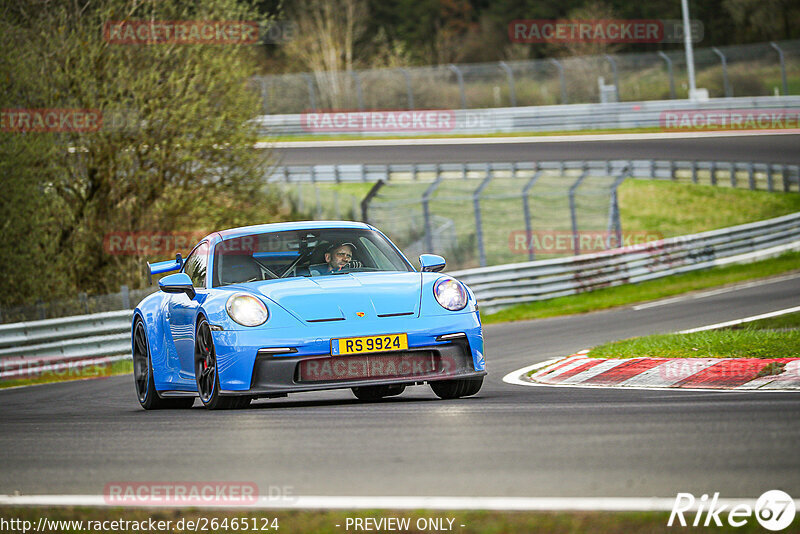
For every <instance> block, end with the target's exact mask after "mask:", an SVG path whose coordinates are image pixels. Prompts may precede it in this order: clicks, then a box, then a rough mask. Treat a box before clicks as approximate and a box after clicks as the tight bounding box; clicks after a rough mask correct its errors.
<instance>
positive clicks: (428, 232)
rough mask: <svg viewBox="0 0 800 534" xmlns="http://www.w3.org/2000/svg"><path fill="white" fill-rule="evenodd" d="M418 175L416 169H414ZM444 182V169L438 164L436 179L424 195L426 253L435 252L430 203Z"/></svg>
mask: <svg viewBox="0 0 800 534" xmlns="http://www.w3.org/2000/svg"><path fill="white" fill-rule="evenodd" d="M414 171H415V173H416V167H415V168H414ZM441 180H442V169H441V166H440V165H439V164H438V163H437V164H436V179H435V180H434V181H433V183H432V184H431V185H429V186H428V189H426V190H425V192H424V193H423V194H422V219H423V223H424V225H425V248H426V252H429V253H430V252H433V228H432V227H431V210H430V202H431V196H433V193H434V191H436V188H437V187H439V182H440V181H441Z"/></svg>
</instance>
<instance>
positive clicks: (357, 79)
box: [350, 70, 364, 111]
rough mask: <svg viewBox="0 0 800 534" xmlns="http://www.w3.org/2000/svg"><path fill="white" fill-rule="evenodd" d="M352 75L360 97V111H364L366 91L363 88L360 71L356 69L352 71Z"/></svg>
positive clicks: (357, 94) (357, 96)
mask: <svg viewBox="0 0 800 534" xmlns="http://www.w3.org/2000/svg"><path fill="white" fill-rule="evenodd" d="M350 77H351V78H353V82H355V84H356V98H358V109H359V110H360V111H364V92H363V91H362V90H361V78H360V77H359V76H358V73H357V72H356V71H354V70H351V71H350Z"/></svg>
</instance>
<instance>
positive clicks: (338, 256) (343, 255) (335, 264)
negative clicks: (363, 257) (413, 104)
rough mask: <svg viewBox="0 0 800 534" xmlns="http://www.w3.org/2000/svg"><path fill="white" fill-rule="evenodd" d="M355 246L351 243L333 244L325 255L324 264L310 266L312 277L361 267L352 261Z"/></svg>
mask: <svg viewBox="0 0 800 534" xmlns="http://www.w3.org/2000/svg"><path fill="white" fill-rule="evenodd" d="M355 252H356V246H355V245H354V244H352V243H340V244H333V245H332V246H331V247H330V248H329V249H328V251H327V252H326V253H325V263H321V264H318V265H311V266H310V267H309V270H310V271H311V275H312V276H319V275H322V274H333V273H338V272H342V270H343V269H345V270H346V269H355V268H358V267H361V262H360V261H358V260H354V259H353V256H354V255H355Z"/></svg>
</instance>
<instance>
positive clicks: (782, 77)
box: [769, 41, 789, 96]
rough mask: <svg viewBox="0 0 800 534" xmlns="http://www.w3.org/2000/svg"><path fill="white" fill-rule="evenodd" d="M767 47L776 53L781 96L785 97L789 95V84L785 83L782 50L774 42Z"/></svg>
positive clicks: (784, 65) (784, 64)
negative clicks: (779, 73)
mask: <svg viewBox="0 0 800 534" xmlns="http://www.w3.org/2000/svg"><path fill="white" fill-rule="evenodd" d="M769 45H770V46H771V47H772V48H774V49H775V51H776V52H777V53H778V60H779V61H780V62H781V82H782V84H783V95H784V96H786V95H788V94H789V84H787V83H786V63H784V61H783V50H781V47H780V46H778V43H776V42H775V41H773V42H771V43H769Z"/></svg>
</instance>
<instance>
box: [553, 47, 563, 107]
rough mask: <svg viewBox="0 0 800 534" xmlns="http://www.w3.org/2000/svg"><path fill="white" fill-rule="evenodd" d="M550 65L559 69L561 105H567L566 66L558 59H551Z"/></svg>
mask: <svg viewBox="0 0 800 534" xmlns="http://www.w3.org/2000/svg"><path fill="white" fill-rule="evenodd" d="M550 63H552V64H553V65H555V66H556V68H557V69H558V83H559V85H560V86H561V103H562V104H566V103H567V82H566V80H565V79H564V66H563V65H562V64H561V62H560V61H559V60H557V59H556V58H552V57H551V58H550Z"/></svg>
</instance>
